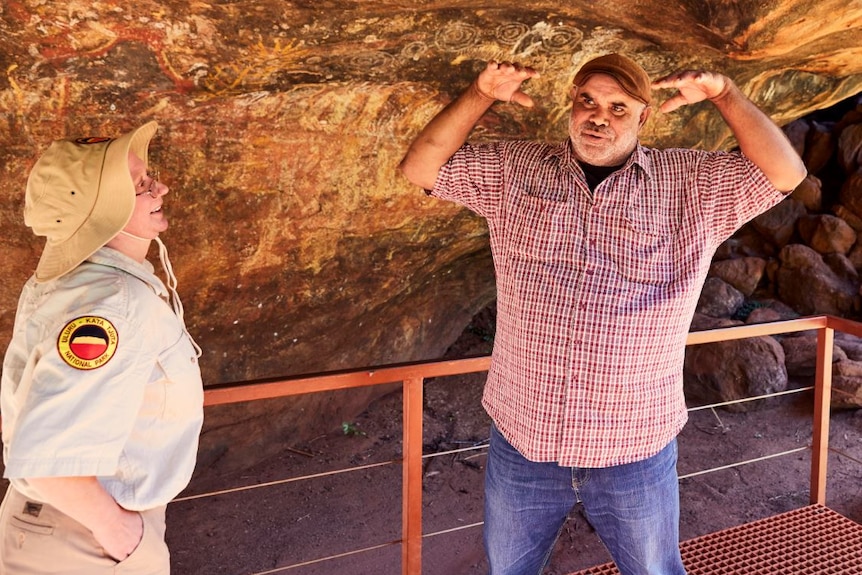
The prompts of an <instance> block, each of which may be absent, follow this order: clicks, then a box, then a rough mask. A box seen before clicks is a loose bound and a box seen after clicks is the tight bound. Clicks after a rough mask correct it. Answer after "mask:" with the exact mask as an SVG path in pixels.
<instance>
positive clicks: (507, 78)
mask: <svg viewBox="0 0 862 575" xmlns="http://www.w3.org/2000/svg"><path fill="white" fill-rule="evenodd" d="M538 76H539V72H538V71H537V70H535V69H533V68H531V67H529V66H522V65H520V64H517V63H512V62H497V61H494V60H492V61H490V62H488V63H487V65H486V66H485V70H484V71H483V72H482V73H481V74H479V78H478V79H477V84H476V85H477V88H478V90H479V93H481V94H482V95H483V96H485V97H487V98H489V99H492V100H500V101H502V102H515V103H516V104H519V105H521V106H525V107H527V108H531V107H533V106H534V102H533V99H532V98H530V96H528V95H527V94H525V93H524V92H522V91H521V84H522V83H523V82H525V81H526V80H529V79H530V78H536V77H538Z"/></svg>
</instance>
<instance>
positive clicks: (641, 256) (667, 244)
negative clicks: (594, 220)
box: [610, 198, 681, 285]
mask: <svg viewBox="0 0 862 575" xmlns="http://www.w3.org/2000/svg"><path fill="white" fill-rule="evenodd" d="M651 199H653V200H654V198H651ZM619 226H620V227H619V230H618V232H619V236H620V238H619V241H616V242H614V244H615V245H614V246H613V247H612V249H611V250H610V258H611V259H612V260H613V261H614V263H615V264H616V266H617V270H618V272H619V274H620V275H621V276H622V277H624V278H625V279H627V280H629V281H630V282H633V283H636V284H644V285H666V284H669V283H671V282H672V281H673V280H674V279H675V278H676V276H677V272H678V269H679V266H680V264H681V262H678V261H677V260H678V259H679V256H680V255H681V254H679V253H678V250H677V249H676V248H677V243H678V242H677V240H678V235H679V230H680V213H679V211H678V210H677V209H675V207H674V206H673V205H670V204H668V203H664V202H656V201H644V200H643V199H641V200H640V201H633V202H632V203H631V204H629V206H628V207H627V209H626V211H625V214H624V215H623V217H622V218H621V221H620V223H619Z"/></svg>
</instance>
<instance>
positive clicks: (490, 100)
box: [470, 80, 497, 105]
mask: <svg viewBox="0 0 862 575" xmlns="http://www.w3.org/2000/svg"><path fill="white" fill-rule="evenodd" d="M470 90H471V91H472V92H473V93H474V94H476V95H477V96H478V97H479V98H481V99H482V100H484V101H486V102H488V104H489V105H490V104H493V103H494V102H496V101H497V98H495V97H494V96H491V95H489V94H486V93H485V92H483V91H482V89H481V88H479V81H478V80H473V83H471V84H470Z"/></svg>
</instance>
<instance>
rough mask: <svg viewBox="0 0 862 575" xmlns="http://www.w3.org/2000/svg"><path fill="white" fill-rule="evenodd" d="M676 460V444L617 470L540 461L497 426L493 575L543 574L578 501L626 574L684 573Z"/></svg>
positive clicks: (490, 528)
mask: <svg viewBox="0 0 862 575" xmlns="http://www.w3.org/2000/svg"><path fill="white" fill-rule="evenodd" d="M676 458H677V448H676V440H673V441H671V442H670V443H669V444H668V445H667V447H665V448H664V449H663V450H662V451H660V452H659V453H658V454H656V455H654V456H652V457H650V458H648V459H645V460H643V461H638V462H635V463H629V464H625V465H617V466H614V467H607V468H598V469H596V468H589V469H587V468H577V467H560V466H559V465H557V464H556V463H554V462H550V463H536V462H533V461H529V460H528V459H526V458H524V456H523V455H521V454H520V453H519V452H518V451H517V450H516V449H515V448H514V447H512V446H511V445H510V444H509V442H508V441H506V439H505V438H504V437H503V436H502V435H501V434H500V432H499V431H497V428H496V426H494V425H492V426H491V444H490V448H489V452H488V466H487V469H486V471H485V534H484V536H485V551H486V552H487V554H488V561H489V564H490V568H491V572H490V573H491V575H540V574H541V573H542V570H543V569H544V567H545V564H546V563H547V562H548V559H549V558H550V556H551V551H552V550H553V548H554V544H555V543H556V541H557V538H558V537H559V535H560V531H561V530H562V528H563V524H564V523H565V521H566V517H567V516H568V514H569V512H570V511H571V510H572V508H573V507H574V506H575V504H576V503H583V505H584V510H585V512H586V515H587V518H588V519H589V522H590V524H592V526H593V528H595V530H596V532H597V533H598V535H599V537H600V538H601V540H602V543H604V545H605V547H607V549H608V551H609V552H610V554H611V557H612V558H613V560H614V563H616V566H617V569H619V571H620V573H622V575H685V568H684V567H683V565H682V558H681V557H680V553H679V481H678V479H677V474H676Z"/></svg>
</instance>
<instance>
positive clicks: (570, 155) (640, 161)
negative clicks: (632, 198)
mask: <svg viewBox="0 0 862 575" xmlns="http://www.w3.org/2000/svg"><path fill="white" fill-rule="evenodd" d="M547 158H556V159H558V161H559V162H560V165H561V166H567V167H568V168H569V169H571V170H573V171H575V172H580V171H581V170H580V168H577V167H576V166H577V165H578V160H577V159H576V158H575V154H574V151H573V150H572V141H571V140H569V139H568V138H566V140H565V141H563V142H560V143H559V144H558V145H557V146H555V147H554V148H553V149H552V150H551V152H550V153H549V154H548V156H547ZM632 165H636V166H638V167H639V168H640V169H641V170H643V172H644V174H645V175H646V176H647V178H652V162H650V158H649V154H648V153H647V149H646V148H644V147H643V146H642V145H641V144H640V142H638V143H637V145H636V146H635V150H634V152H632V154H631V155H630V156H629V159H628V160H626V163H625V164H624V165H623V167H621V168H620V170H625V169H626V168H628V167H629V166H632Z"/></svg>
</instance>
